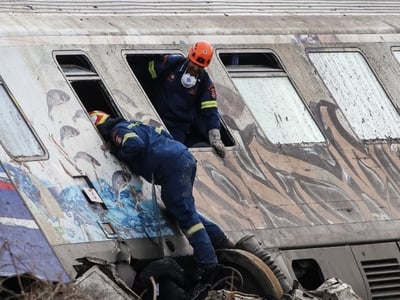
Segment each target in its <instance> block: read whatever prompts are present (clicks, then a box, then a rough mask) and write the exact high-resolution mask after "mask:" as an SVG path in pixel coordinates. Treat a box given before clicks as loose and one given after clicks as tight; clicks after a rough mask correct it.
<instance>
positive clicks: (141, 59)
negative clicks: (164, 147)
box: [126, 53, 235, 148]
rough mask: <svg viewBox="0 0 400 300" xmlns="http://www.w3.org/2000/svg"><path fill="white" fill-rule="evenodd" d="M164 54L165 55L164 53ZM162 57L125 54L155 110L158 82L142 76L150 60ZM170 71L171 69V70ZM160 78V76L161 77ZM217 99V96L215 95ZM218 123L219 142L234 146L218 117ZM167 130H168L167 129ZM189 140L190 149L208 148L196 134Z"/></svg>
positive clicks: (228, 132)
mask: <svg viewBox="0 0 400 300" xmlns="http://www.w3.org/2000/svg"><path fill="white" fill-rule="evenodd" d="M165 54H166V53H165ZM169 54H174V55H179V56H181V57H182V58H183V57H184V56H183V55H182V54H180V53H169ZM159 55H163V54H127V55H126V61H127V63H128V65H129V67H130V68H131V70H132V72H133V73H134V74H135V77H136V78H137V80H138V81H139V83H140V85H141V86H142V88H143V90H144V92H145V93H146V95H147V97H148V99H149V100H150V101H151V103H152V105H153V106H154V107H155V108H156V110H157V105H156V104H155V103H154V96H153V95H154V94H153V93H154V91H156V90H157V89H158V88H159V86H160V84H161V83H160V82H155V81H154V80H151V79H150V78H148V77H145V76H143V74H145V73H146V72H144V70H147V68H148V63H149V61H151V60H152V59H154V58H156V56H159ZM171 69H172V68H171ZM161 77H162V76H161ZM217 97H218V95H217ZM220 123H221V140H222V142H223V143H224V145H225V146H227V147H230V146H234V145H235V140H234V138H233V135H232V134H231V133H230V131H229V129H228V127H227V125H226V123H225V122H224V120H223V119H222V118H221V117H220ZM167 129H168V128H167ZM189 140H191V141H192V142H191V144H190V145H187V146H189V147H190V148H198V147H209V146H210V145H209V143H208V140H205V138H204V137H200V134H198V133H196V132H192V136H191V137H189Z"/></svg>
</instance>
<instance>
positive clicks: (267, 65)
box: [219, 53, 283, 73]
mask: <svg viewBox="0 0 400 300" xmlns="http://www.w3.org/2000/svg"><path fill="white" fill-rule="evenodd" d="M219 57H220V59H221V61H222V63H223V64H224V66H225V67H226V68H227V70H229V72H230V73H231V72H245V71H250V72H252V73H254V72H257V71H259V72H273V71H278V72H281V71H283V70H282V66H281V65H280V63H279V61H278V60H277V59H276V57H275V56H274V55H272V54H271V53H220V55H219Z"/></svg>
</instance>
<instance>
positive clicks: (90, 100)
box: [55, 54, 120, 117]
mask: <svg viewBox="0 0 400 300" xmlns="http://www.w3.org/2000/svg"><path fill="white" fill-rule="evenodd" d="M55 58H56V61H57V63H58V64H59V66H60V68H61V70H62V72H63V74H64V76H65V78H66V79H67V80H68V81H69V83H70V85H71V87H72V88H73V90H74V91H75V94H76V95H77V96H78V98H79V100H80V101H81V103H82V104H83V106H84V107H85V109H86V111H88V112H90V111H92V110H101V111H104V112H106V113H108V114H110V115H111V116H114V117H117V116H120V115H119V113H118V109H117V107H116V105H115V104H114V102H113V100H112V97H111V95H110V93H109V92H108V91H107V89H106V87H105V85H104V83H103V81H102V80H101V78H100V76H99V75H98V73H97V71H96V69H95V68H94V66H93V64H92V63H91V62H90V61H89V59H88V58H87V57H86V56H85V55H83V54H56V55H55Z"/></svg>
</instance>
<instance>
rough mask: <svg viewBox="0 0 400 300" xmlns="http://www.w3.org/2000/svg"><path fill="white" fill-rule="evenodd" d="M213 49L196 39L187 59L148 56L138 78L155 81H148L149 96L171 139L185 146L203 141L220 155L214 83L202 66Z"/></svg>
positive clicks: (206, 43) (206, 64)
mask: <svg viewBox="0 0 400 300" xmlns="http://www.w3.org/2000/svg"><path fill="white" fill-rule="evenodd" d="M213 52H214V50H213V47H212V46H211V44H210V43H208V42H206V41H199V42H197V43H195V44H194V45H193V46H192V47H191V48H190V50H189V53H188V56H187V58H184V57H182V56H180V55H159V56H157V57H155V58H153V59H151V60H150V61H149V62H148V64H147V65H146V66H145V67H144V70H140V71H139V73H140V74H139V75H138V77H140V79H141V81H146V82H149V81H152V82H153V83H158V85H156V84H155V85H152V84H151V83H150V88H149V89H147V90H150V95H149V97H150V98H151V100H152V102H153V104H154V106H155V108H156V110H157V112H158V114H159V115H160V117H161V119H162V120H163V122H164V124H165V125H166V126H167V128H168V131H169V132H170V133H171V135H172V136H173V137H174V139H175V140H177V141H180V142H182V143H183V144H185V145H186V146H188V147H191V146H193V144H195V143H198V142H201V141H204V142H206V143H207V144H209V145H211V146H212V147H214V148H215V150H216V151H217V153H218V155H220V156H221V157H224V156H225V146H224V144H223V142H222V140H221V133H220V128H221V124H220V118H219V111H218V107H217V95H216V91H215V86H214V83H213V81H212V80H211V78H210V76H209V75H208V73H207V71H206V70H205V69H204V68H205V67H207V66H208V65H209V64H210V62H211V59H212V56H213ZM143 73H144V74H143Z"/></svg>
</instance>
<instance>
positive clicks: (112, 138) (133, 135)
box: [89, 111, 233, 270]
mask: <svg viewBox="0 0 400 300" xmlns="http://www.w3.org/2000/svg"><path fill="white" fill-rule="evenodd" d="M89 116H90V118H91V120H92V122H93V124H94V125H96V126H97V128H98V130H99V132H100V134H101V135H102V136H103V137H104V139H105V140H106V141H107V142H109V143H110V147H111V150H112V153H113V154H115V155H116V157H118V158H119V159H121V160H122V161H124V162H125V163H126V164H127V165H128V167H129V168H130V169H131V170H132V172H133V173H135V174H136V175H139V176H142V177H143V178H144V179H146V180H147V181H148V182H152V179H153V178H154V182H155V184H157V185H161V199H162V201H163V202H164V204H165V207H166V209H167V211H168V213H169V214H170V215H171V216H172V217H174V218H175V219H176V221H177V223H178V225H179V227H180V228H181V230H182V231H183V233H184V234H185V235H186V237H187V238H188V241H189V243H190V245H191V246H192V247H193V252H194V253H193V254H194V259H195V261H196V263H197V264H198V265H199V266H200V267H201V268H203V269H204V270H206V269H210V268H213V267H214V266H216V265H217V263H218V261H217V256H216V254H215V248H222V247H223V248H226V247H233V243H232V242H230V240H229V239H228V238H227V236H226V235H225V233H224V232H223V231H222V229H221V228H220V227H219V226H218V225H216V224H215V223H213V222H211V221H210V220H208V219H206V218H205V217H204V216H202V215H200V214H199V213H198V212H197V210H196V206H195V202H194V198H193V194H192V190H193V182H194V179H195V175H196V160H195V158H194V157H193V155H192V154H191V152H190V151H189V150H188V149H187V147H186V146H185V145H183V144H182V143H180V142H178V141H176V140H174V139H173V138H172V136H171V135H170V134H169V133H168V132H167V131H165V130H163V129H162V128H161V127H157V128H156V127H152V126H149V125H145V124H143V123H141V122H139V121H126V120H124V119H122V118H113V117H111V116H110V115H109V114H107V113H104V112H102V111H92V112H90V113H89ZM214 247H215V248H214Z"/></svg>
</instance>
